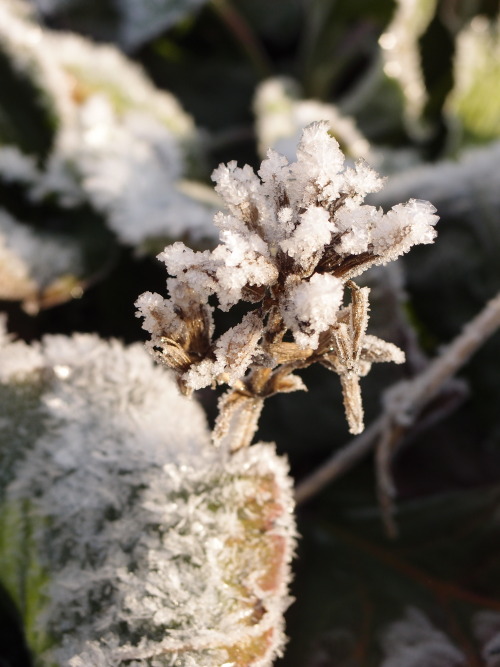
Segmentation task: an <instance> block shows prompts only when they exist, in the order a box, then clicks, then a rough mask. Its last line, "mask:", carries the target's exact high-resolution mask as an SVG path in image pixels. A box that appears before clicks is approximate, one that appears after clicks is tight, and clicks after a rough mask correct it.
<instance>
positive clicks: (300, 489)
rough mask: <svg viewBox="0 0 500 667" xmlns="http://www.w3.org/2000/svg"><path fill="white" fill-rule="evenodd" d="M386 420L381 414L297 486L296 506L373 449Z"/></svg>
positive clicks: (385, 416)
mask: <svg viewBox="0 0 500 667" xmlns="http://www.w3.org/2000/svg"><path fill="white" fill-rule="evenodd" d="M387 420H388V417H387V415H385V414H382V415H381V416H380V417H378V419H376V420H375V421H374V422H373V423H372V424H370V426H369V427H368V428H367V429H365V431H363V433H361V435H358V436H356V437H355V438H353V439H352V440H351V441H350V442H349V443H348V444H347V445H345V446H344V447H342V448H341V449H339V450H338V451H336V452H335V454H334V455H333V456H332V457H331V458H329V459H328V460H327V461H326V462H325V463H323V464H322V465H321V466H320V467H319V468H318V469H317V470H316V471H315V472H313V473H312V474H311V475H309V476H308V477H306V478H305V479H304V480H303V481H302V482H301V483H300V484H298V485H297V487H296V489H295V502H296V504H297V505H300V504H301V503H303V502H305V501H306V500H309V498H311V497H312V496H314V495H316V494H317V493H319V491H321V489H323V488H324V487H325V486H326V485H327V484H329V483H330V482H331V481H332V480H333V479H335V478H337V477H340V476H341V475H343V474H344V473H345V472H347V471H348V470H350V469H351V468H352V467H353V466H354V465H355V464H356V463H357V462H358V461H359V459H361V458H363V456H365V455H366V454H368V453H369V452H370V451H371V449H372V448H373V443H374V440H375V438H376V437H377V436H378V435H379V434H380V433H381V431H382V429H383V428H384V426H385V424H386V422H387Z"/></svg>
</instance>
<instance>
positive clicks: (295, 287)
mask: <svg viewBox="0 0 500 667" xmlns="http://www.w3.org/2000/svg"><path fill="white" fill-rule="evenodd" d="M213 179H214V181H215V182H216V188H215V189H216V191H217V192H218V194H219V195H220V196H221V197H222V199H223V200H224V201H225V203H226V206H227V209H228V212H227V213H219V214H217V215H216V217H215V224H216V225H217V226H218V227H219V229H220V239H221V243H220V245H219V246H217V247H216V248H215V249H214V250H213V251H208V250H207V251H204V252H193V251H192V250H190V249H189V248H187V247H186V246H184V245H183V244H182V243H176V244H174V245H173V246H170V247H167V248H166V249H165V250H164V251H163V253H161V255H160V256H159V258H160V259H161V260H163V261H164V262H165V264H166V267H167V270H168V273H169V274H170V276H172V277H171V278H169V279H168V281H167V286H168V290H169V295H170V298H169V299H164V298H163V297H162V296H160V295H159V294H152V293H150V292H146V293H145V294H143V295H142V296H141V297H140V298H139V299H138V301H137V307H138V311H139V312H138V315H139V316H141V317H143V318H144V324H143V327H144V328H145V329H146V330H147V331H149V332H150V334H151V340H150V341H149V342H148V343H147V346H148V348H149V350H150V351H151V353H152V354H153V355H154V357H155V358H156V359H157V360H159V361H161V362H163V363H165V364H166V365H167V366H169V367H170V368H172V369H173V370H174V371H175V372H176V374H177V378H178V382H179V386H180V388H181V390H182V391H183V392H184V393H186V394H189V393H191V392H192V391H193V390H196V389H200V388H202V387H206V386H209V385H217V384H227V385H229V387H230V389H229V393H228V394H226V396H225V397H223V399H222V400H221V403H220V407H221V413H220V416H219V420H218V422H217V425H216V429H215V431H214V433H215V442H216V443H217V444H220V442H221V441H222V440H223V439H224V438H225V436H226V435H227V434H228V433H230V434H231V435H230V438H229V439H230V441H231V446H230V447H231V449H233V450H234V449H237V448H239V447H242V446H244V445H246V444H250V442H251V439H252V437H253V432H254V430H255V428H256V424H257V419H256V415H258V412H259V411H260V409H261V407H262V401H263V400H264V399H265V398H267V397H268V396H272V395H273V394H276V393H279V392H286V391H294V390H296V389H302V388H304V386H303V384H302V382H301V380H300V379H299V378H297V377H296V376H295V374H294V371H296V370H299V369H301V368H304V367H306V366H309V365H311V364H313V363H316V362H319V363H321V364H323V365H324V366H325V367H326V368H328V369H330V370H333V371H334V372H335V373H337V374H338V375H339V376H340V380H341V383H342V390H343V395H344V403H345V409H346V416H347V419H348V422H349V428H350V430H351V432H352V433H359V432H361V431H362V430H363V409H362V403H361V393H360V388H359V380H360V378H361V377H362V376H364V375H366V373H367V372H368V371H369V370H370V367H371V365H372V363H375V362H384V361H393V362H396V363H402V362H403V361H404V355H403V353H402V352H401V350H399V349H398V348H397V347H396V346H395V345H393V344H391V343H387V342H385V341H382V340H380V339H379V338H376V337H375V336H372V335H368V334H367V333H366V329H367V325H368V309H369V304H368V295H369V289H368V288H366V287H364V288H360V287H358V286H357V285H356V284H355V283H354V282H353V280H352V279H353V278H355V277H356V276H359V275H360V274H361V273H363V272H364V271H365V270H366V269H367V268H369V267H371V266H376V265H381V264H385V263H387V262H389V261H392V260H394V259H396V258H397V257H399V256H400V255H402V254H403V253H405V252H407V251H408V250H409V249H410V248H411V246H413V245H415V244H417V243H431V242H432V241H433V239H434V236H435V231H434V225H435V223H436V221H437V216H436V215H434V212H435V209H434V207H433V206H432V205H431V204H429V203H428V202H424V201H417V200H410V201H409V202H408V203H406V204H398V205H396V206H394V207H393V208H392V209H391V210H390V211H389V212H387V213H384V212H383V211H382V210H381V209H377V208H375V207H373V206H369V205H366V204H363V200H364V197H365V196H366V195H367V194H368V193H370V192H375V191H377V190H379V189H380V188H381V187H382V179H380V178H379V176H378V175H377V174H376V173H375V172H374V171H373V170H372V169H370V167H368V165H366V163H364V162H362V161H360V162H357V163H356V165H355V166H354V167H349V166H346V165H345V163H344V155H343V154H342V152H341V150H340V148H339V145H338V143H337V142H336V140H335V139H333V138H332V137H331V136H330V135H329V132H328V124H327V123H326V122H318V123H313V124H311V125H310V126H308V127H307V128H306V129H305V130H304V131H303V135H302V139H301V141H300V143H299V145H298V148H297V161H296V162H293V163H289V162H288V160H287V159H286V158H285V157H284V156H282V155H279V154H278V153H276V152H275V151H273V150H270V151H269V152H268V156H267V158H266V159H265V160H264V161H263V162H262V165H261V168H260V170H259V172H258V174H255V173H254V172H253V170H252V169H251V168H250V167H248V166H245V167H243V168H239V167H237V165H236V163H235V162H231V163H229V164H228V165H220V166H219V167H218V168H217V169H216V170H215V172H214V174H213ZM346 288H347V290H348V292H349V293H350V302H349V303H347V304H345V303H344V296H345V292H346ZM209 302H210V303H209ZM238 302H247V303H249V304H254V308H253V309H251V310H249V311H248V312H247V313H246V314H245V315H244V316H243V318H242V320H241V322H240V323H239V324H236V326H234V327H233V328H231V329H229V330H228V331H226V332H224V333H222V334H221V335H219V336H218V337H214V324H213V312H214V307H215V306H218V308H219V309H221V310H225V311H226V310H229V309H230V308H231V307H232V306H234V305H235V304H237V303H238ZM212 303H213V304H214V305H212Z"/></svg>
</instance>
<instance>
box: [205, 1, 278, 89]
mask: <svg viewBox="0 0 500 667" xmlns="http://www.w3.org/2000/svg"><path fill="white" fill-rule="evenodd" d="M211 4H212V7H213V8H214V9H215V11H216V12H217V14H218V15H219V16H220V17H221V19H222V20H223V21H224V23H225V24H226V26H227V27H228V29H229V30H230V31H231V33H232V34H233V36H234V38H235V39H236V40H237V41H238V42H239V44H240V45H241V47H242V49H243V50H244V51H245V53H246V54H247V56H248V59H249V60H250V62H251V63H252V64H253V66H254V67H255V69H256V70H257V72H258V73H259V74H260V76H262V77H267V76H270V75H271V72H272V68H271V63H270V60H269V58H268V56H267V54H266V52H265V50H264V48H263V46H262V45H261V43H260V42H259V40H258V39H257V37H256V36H255V34H254V32H253V31H252V29H251V27H250V25H249V24H248V23H247V21H245V19H244V18H243V16H242V15H241V14H240V13H239V12H238V11H237V10H236V9H235V8H234V6H233V5H232V4H231V3H230V2H229V1H228V0H212V3H211Z"/></svg>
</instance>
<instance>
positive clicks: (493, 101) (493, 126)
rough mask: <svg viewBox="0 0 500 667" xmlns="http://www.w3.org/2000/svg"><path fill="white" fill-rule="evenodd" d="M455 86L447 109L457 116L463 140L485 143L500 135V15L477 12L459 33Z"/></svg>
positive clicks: (454, 116) (455, 64) (453, 116)
mask: <svg viewBox="0 0 500 667" xmlns="http://www.w3.org/2000/svg"><path fill="white" fill-rule="evenodd" d="M454 76H455V86H454V88H453V90H452V92H451V94H450V96H449V99H448V102H447V110H448V113H449V114H450V115H451V116H452V118H454V119H456V118H458V120H459V122H460V124H461V126H462V131H463V134H464V137H463V140H464V143H467V142H477V143H483V142H486V141H489V140H491V139H497V138H498V137H499V136H500V97H499V95H498V94H496V92H494V91H496V90H497V86H498V80H499V77H500V17H499V18H497V19H496V21H488V19H487V18H486V17H484V16H476V17H475V18H474V19H473V20H472V21H471V22H470V24H469V25H468V26H467V27H466V28H464V29H463V30H462V31H461V32H460V33H459V35H458V37H457V41H456V54H455V63H454Z"/></svg>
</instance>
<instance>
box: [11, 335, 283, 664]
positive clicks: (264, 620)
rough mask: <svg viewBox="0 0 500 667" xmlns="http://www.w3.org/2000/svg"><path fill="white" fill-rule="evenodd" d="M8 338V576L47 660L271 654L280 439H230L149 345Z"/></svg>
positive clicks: (245, 660)
mask: <svg viewBox="0 0 500 667" xmlns="http://www.w3.org/2000/svg"><path fill="white" fill-rule="evenodd" d="M0 338H1V347H0V394H1V397H2V402H1V403H0V406H1V407H0V434H1V436H0V437H1V445H0V446H1V450H0V451H1V454H2V459H3V463H4V465H3V468H2V473H1V474H0V566H1V568H0V578H1V580H2V583H3V585H4V586H6V587H7V589H8V590H9V592H10V593H11V595H12V596H13V598H14V600H15V601H16V602H17V603H18V605H19V607H20V609H24V610H25V613H26V618H25V623H26V625H27V627H26V629H27V636H28V640H29V642H30V644H31V648H32V650H33V651H34V652H35V654H36V657H37V660H38V662H37V664H39V665H41V666H45V665H46V666H48V665H50V666H51V667H52V666H53V665H57V666H61V667H62V666H63V665H64V666H67V665H70V666H71V667H90V665H92V667H96V666H98V665H102V667H118V666H119V665H125V664H127V665H136V666H137V667H139V666H141V665H144V666H149V667H160V666H172V667H173V666H174V665H175V666H179V667H180V666H183V667H194V666H195V665H196V666H197V667H215V666H216V665H217V666H218V665H222V664H228V665H229V664H238V665H242V666H246V665H248V666H249V667H250V666H251V665H255V666H261V667H264V666H266V665H270V664H271V663H272V661H273V658H274V657H276V655H277V654H279V653H280V651H281V648H282V646H283V644H284V634H283V611H284V609H285V608H286V607H287V606H288V604H289V598H288V596H287V582H288V579H289V562H290V559H291V555H292V551H293V546H294V524H293V518H292V516H293V515H292V505H293V503H292V493H291V480H290V478H289V477H288V471H287V466H286V463H285V462H284V461H283V460H282V459H280V458H278V457H277V456H276V454H275V452H274V447H273V446H272V445H267V444H260V445H257V446H255V447H253V448H251V449H245V450H243V451H241V452H238V453H236V454H234V455H233V456H229V455H228V452H227V451H225V450H220V449H219V450H215V449H214V448H213V447H212V446H211V445H210V443H209V440H210V436H209V432H208V430H207V428H206V424H205V420H204V417H203V414H202V411H201V409H200V408H199V406H198V405H197V404H196V402H193V401H188V400H187V399H185V398H183V397H181V396H180V395H179V393H178V391H177V389H176V387H175V384H174V383H173V382H172V379H171V378H170V376H169V374H168V373H166V372H165V371H164V369H161V368H157V367H154V366H153V364H152V362H151V359H150V358H149V356H148V355H147V354H146V353H145V352H144V351H143V348H142V346H140V345H133V346H131V347H129V348H124V347H123V346H122V345H121V344H119V343H118V342H116V341H115V342H104V341H102V340H100V339H98V338H97V337H96V336H91V335H74V336H73V337H71V338H66V337H64V336H48V337H46V338H44V339H43V341H42V342H41V343H40V344H35V345H32V346H28V345H26V344H25V343H23V342H11V341H10V340H9V338H8V337H7V336H3V337H0ZM16 420H17V421H16ZM5 462H7V465H6V466H5ZM26 531H27V532H26ZM20 533H22V535H20ZM26 535H29V536H30V540H31V541H30V543H29V559H27V557H26V554H25V553H24V552H23V554H22V558H21V557H20V556H21V552H20V551H19V552H17V551H16V549H22V548H23V546H24V548H26V546H27V544H26V542H25V541H24V542H23V540H26V539H27V538H26ZM16 554H17V555H16Z"/></svg>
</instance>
